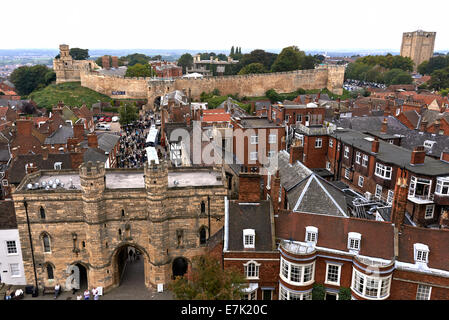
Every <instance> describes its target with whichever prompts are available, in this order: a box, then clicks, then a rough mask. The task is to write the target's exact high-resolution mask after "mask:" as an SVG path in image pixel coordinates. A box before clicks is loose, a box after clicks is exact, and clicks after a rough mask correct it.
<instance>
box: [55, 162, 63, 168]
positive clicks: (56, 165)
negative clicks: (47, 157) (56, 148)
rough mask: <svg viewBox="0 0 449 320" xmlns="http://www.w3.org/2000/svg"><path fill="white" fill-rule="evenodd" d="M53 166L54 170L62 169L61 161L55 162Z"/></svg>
mask: <svg viewBox="0 0 449 320" xmlns="http://www.w3.org/2000/svg"><path fill="white" fill-rule="evenodd" d="M54 168H55V170H61V169H62V162H55V164H54Z"/></svg>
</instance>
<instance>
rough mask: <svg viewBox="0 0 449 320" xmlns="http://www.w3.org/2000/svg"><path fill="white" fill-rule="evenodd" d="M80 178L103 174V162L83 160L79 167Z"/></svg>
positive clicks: (98, 176) (97, 176) (95, 176)
mask: <svg viewBox="0 0 449 320" xmlns="http://www.w3.org/2000/svg"><path fill="white" fill-rule="evenodd" d="M79 172H80V178H100V177H103V176H104V175H105V168H104V162H100V161H97V162H96V163H93V162H92V161H89V162H87V163H85V162H83V163H82V164H81V166H80V169H79Z"/></svg>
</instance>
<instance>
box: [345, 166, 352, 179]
mask: <svg viewBox="0 0 449 320" xmlns="http://www.w3.org/2000/svg"><path fill="white" fill-rule="evenodd" d="M350 175H351V171H350V170H349V169H348V168H345V179H347V180H349V177H350Z"/></svg>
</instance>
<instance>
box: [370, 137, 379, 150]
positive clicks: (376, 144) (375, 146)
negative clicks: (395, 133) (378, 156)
mask: <svg viewBox="0 0 449 320" xmlns="http://www.w3.org/2000/svg"><path fill="white" fill-rule="evenodd" d="M371 152H373V153H378V152H379V138H378V137H375V138H374V140H373V144H372V145H371Z"/></svg>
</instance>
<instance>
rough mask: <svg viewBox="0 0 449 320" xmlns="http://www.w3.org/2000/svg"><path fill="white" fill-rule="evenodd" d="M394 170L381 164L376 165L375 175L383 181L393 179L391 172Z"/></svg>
mask: <svg viewBox="0 0 449 320" xmlns="http://www.w3.org/2000/svg"><path fill="white" fill-rule="evenodd" d="M392 171H393V169H392V168H391V167H389V166H385V165H383V164H381V163H379V162H377V163H376V172H375V175H376V176H378V177H380V178H382V179H388V180H390V179H391V172H392Z"/></svg>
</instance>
